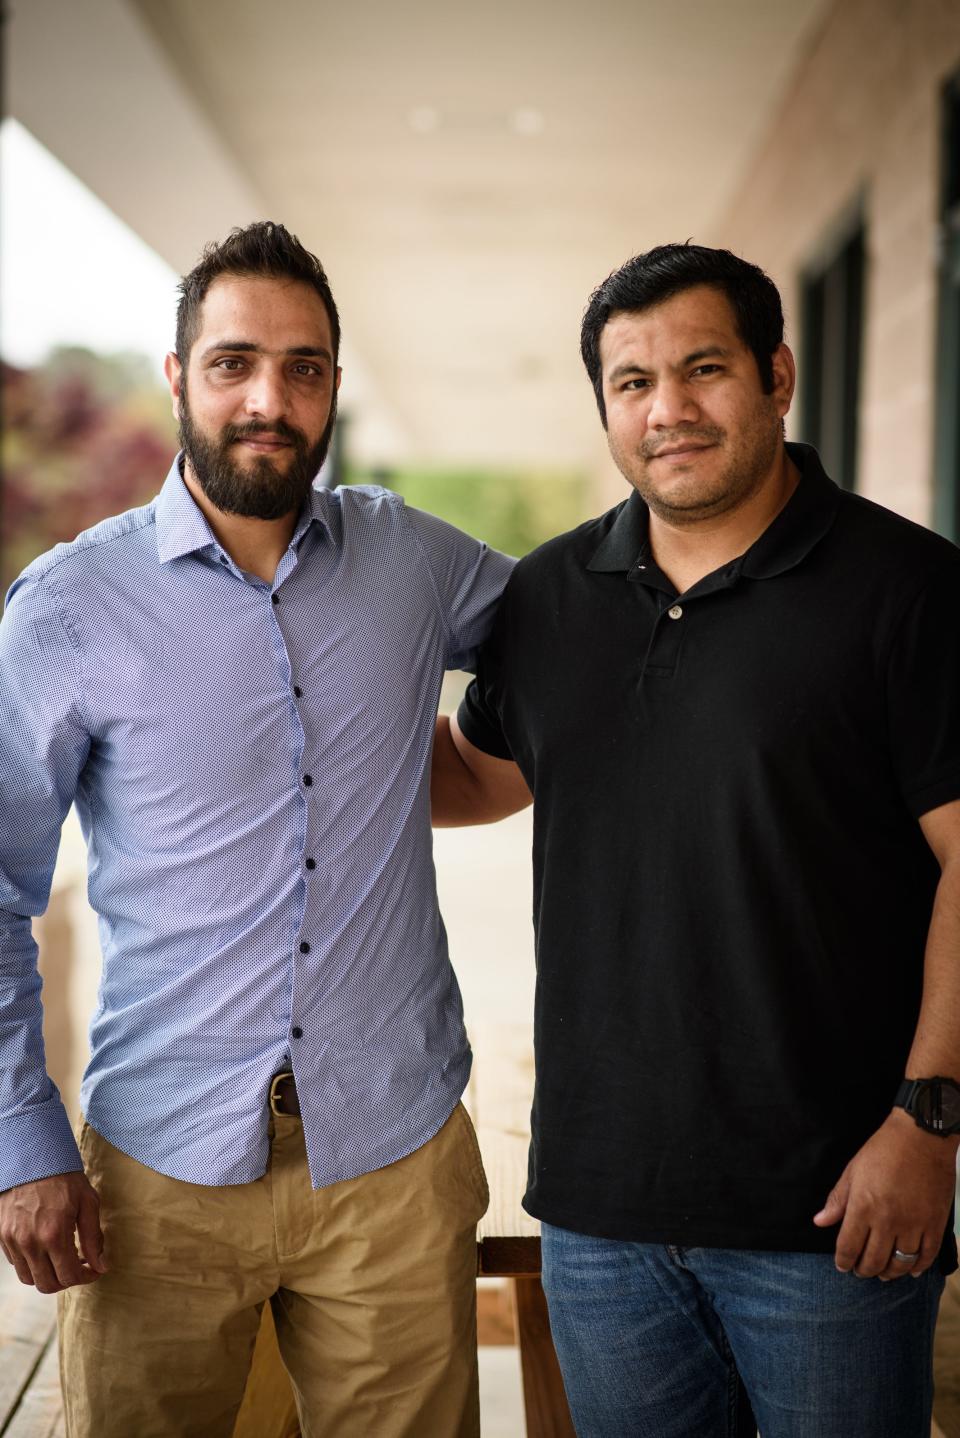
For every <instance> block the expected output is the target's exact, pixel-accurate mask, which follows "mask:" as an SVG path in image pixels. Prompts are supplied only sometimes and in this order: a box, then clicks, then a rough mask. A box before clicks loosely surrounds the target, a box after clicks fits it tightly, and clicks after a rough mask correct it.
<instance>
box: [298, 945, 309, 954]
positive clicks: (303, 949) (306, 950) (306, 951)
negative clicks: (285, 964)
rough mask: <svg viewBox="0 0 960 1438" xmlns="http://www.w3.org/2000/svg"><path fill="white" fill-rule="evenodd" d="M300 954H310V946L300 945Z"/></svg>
mask: <svg viewBox="0 0 960 1438" xmlns="http://www.w3.org/2000/svg"><path fill="white" fill-rule="evenodd" d="M300 952H301V954H309V952H310V945H309V944H307V943H303V944H301V945H300Z"/></svg>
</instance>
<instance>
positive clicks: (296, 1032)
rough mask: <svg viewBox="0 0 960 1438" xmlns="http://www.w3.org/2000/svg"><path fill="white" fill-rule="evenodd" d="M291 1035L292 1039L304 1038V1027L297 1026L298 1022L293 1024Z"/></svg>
mask: <svg viewBox="0 0 960 1438" xmlns="http://www.w3.org/2000/svg"><path fill="white" fill-rule="evenodd" d="M290 1037H291V1038H292V1039H302V1038H303V1029H301V1028H298V1027H297V1026H296V1024H295V1025H294V1026H293V1028H292V1029H291V1030H290Z"/></svg>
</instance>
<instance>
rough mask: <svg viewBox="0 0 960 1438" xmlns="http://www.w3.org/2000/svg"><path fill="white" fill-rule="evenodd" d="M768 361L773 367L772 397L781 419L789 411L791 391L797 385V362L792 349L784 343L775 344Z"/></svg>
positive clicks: (791, 397)
mask: <svg viewBox="0 0 960 1438" xmlns="http://www.w3.org/2000/svg"><path fill="white" fill-rule="evenodd" d="M770 363H771V366H772V369H773V390H772V397H773V399H774V401H775V402H776V406H777V409H778V411H779V413H780V418H781V419H783V418H784V417H785V416H786V415H787V414H789V412H790V405H791V403H792V401H793V393H794V390H795V389H796V387H797V364H796V360H795V359H794V358H793V352H792V350H791V349H790V348H789V346H787V345H785V344H779V345H777V347H776V349H775V350H774V352H773V354H772V355H771V357H770Z"/></svg>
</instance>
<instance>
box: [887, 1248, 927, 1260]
mask: <svg viewBox="0 0 960 1438" xmlns="http://www.w3.org/2000/svg"><path fill="white" fill-rule="evenodd" d="M893 1256H894V1258H895V1259H896V1261H897V1263H916V1261H917V1259H918V1258H919V1257H920V1255H919V1253H904V1251H903V1249H902V1248H895V1249H894V1250H893Z"/></svg>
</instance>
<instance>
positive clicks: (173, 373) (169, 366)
mask: <svg viewBox="0 0 960 1438" xmlns="http://www.w3.org/2000/svg"><path fill="white" fill-rule="evenodd" d="M163 372H164V374H165V375H166V377H167V384H168V385H169V386H170V395H171V397H172V399H173V417H174V419H176V420H179V418H180V391H181V389H182V387H183V365H182V364H181V363H180V357H179V355H175V354H174V352H173V350H171V351H170V353H169V354H168V355H167V357H166V359H165V360H164V362H163Z"/></svg>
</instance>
